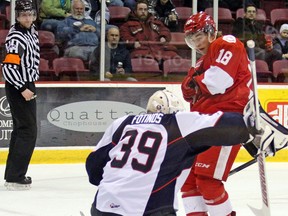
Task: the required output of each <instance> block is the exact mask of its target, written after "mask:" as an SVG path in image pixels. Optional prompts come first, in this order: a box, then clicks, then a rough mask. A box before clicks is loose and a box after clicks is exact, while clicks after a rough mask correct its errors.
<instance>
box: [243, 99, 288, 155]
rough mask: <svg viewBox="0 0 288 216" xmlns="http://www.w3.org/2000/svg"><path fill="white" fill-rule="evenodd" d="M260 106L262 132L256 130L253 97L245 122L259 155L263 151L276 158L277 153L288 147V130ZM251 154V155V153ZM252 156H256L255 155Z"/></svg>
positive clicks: (246, 109)
mask: <svg viewBox="0 0 288 216" xmlns="http://www.w3.org/2000/svg"><path fill="white" fill-rule="evenodd" d="M258 106H259V111H260V116H259V117H260V130H259V131H258V130H256V128H255V107H254V98H253V97H252V98H250V100H249V102H248V103H247V105H246V106H245V109H244V120H245V123H246V125H247V128H248V130H249V132H250V134H251V135H252V136H253V138H252V139H253V140H252V143H253V144H254V145H255V147H256V148H257V149H258V152H257V154H259V153H260V152H261V151H265V152H266V155H268V156H274V155H275V153H276V151H279V150H280V149H282V148H285V147H286V146H287V145H288V129H287V128H285V127H284V126H282V125H281V124H279V123H278V122H277V121H275V120H274V119H273V118H272V117H270V116H269V115H268V113H266V112H265V111H264V110H263V108H262V107H261V105H260V103H259V102H258ZM247 144H248V143H247ZM247 144H245V145H247ZM245 145H244V147H245ZM248 145H249V144H248ZM246 149H247V148H246ZM249 153H250V154H251V152H249ZM252 154H253V156H254V153H252ZM252 154H251V155H252ZM257 154H256V155H257Z"/></svg>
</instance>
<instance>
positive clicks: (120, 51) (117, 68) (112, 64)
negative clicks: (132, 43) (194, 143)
mask: <svg viewBox="0 0 288 216" xmlns="http://www.w3.org/2000/svg"><path fill="white" fill-rule="evenodd" d="M119 40H120V32H119V29H118V27H116V26H114V27H111V28H110V29H109V30H108V31H107V43H106V44H105V80H108V81H110V80H123V79H126V80H128V81H137V80H136V79H134V78H133V77H130V76H129V75H128V74H129V73H131V72H132V66H131V58H130V53H129V51H128V50H127V49H126V47H125V45H124V44H121V43H119ZM100 55H101V54H100V46H98V47H97V48H96V49H95V50H94V52H93V53H92V55H91V57H90V62H89V68H90V72H91V73H92V74H93V75H95V76H97V77H99V76H100Z"/></svg>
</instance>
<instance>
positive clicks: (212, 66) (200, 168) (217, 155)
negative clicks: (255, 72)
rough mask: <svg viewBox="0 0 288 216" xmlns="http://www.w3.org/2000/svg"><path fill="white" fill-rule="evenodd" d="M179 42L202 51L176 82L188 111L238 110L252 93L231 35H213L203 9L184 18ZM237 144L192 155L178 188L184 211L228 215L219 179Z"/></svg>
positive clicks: (241, 51)
mask: <svg viewBox="0 0 288 216" xmlns="http://www.w3.org/2000/svg"><path fill="white" fill-rule="evenodd" d="M184 31H185V41H186V43H187V45H188V46H189V47H190V48H192V49H196V51H197V52H198V53H199V54H201V55H202V57H201V58H200V59H199V60H198V61H197V63H196V66H195V68H193V67H192V68H191V69H190V71H189V72H188V75H187V76H186V77H185V78H184V80H183V82H182V86H181V87H182V93H183V97H184V99H185V100H186V101H188V102H190V105H191V106H190V108H191V111H199V112H202V113H206V114H211V113H214V112H217V111H225V112H226V111H229V112H239V113H242V112H243V109H244V107H245V105H246V103H247V102H248V99H249V97H250V96H251V94H252V92H251V91H250V88H249V86H250V84H251V72H250V70H249V67H248V65H249V60H248V56H247V53H246V50H245V48H244V45H243V44H242V43H241V42H240V41H239V40H238V39H237V38H235V37H234V36H232V35H225V36H221V37H218V38H217V30H216V25H215V22H214V21H213V19H212V18H211V17H210V16H209V15H207V14H206V13H205V12H199V13H197V14H194V15H192V16H190V18H189V19H188V20H187V22H186V23H185V27H184ZM240 147H241V145H240V144H239V145H237V146H213V147H211V148H210V149H209V150H207V151H205V152H203V153H201V154H199V155H198V156H197V158H196V159H195V162H194V165H193V167H192V169H191V172H190V174H189V177H188V178H187V180H186V182H185V184H184V186H183V187H182V198H183V202H184V207H185V211H186V215H187V216H208V212H209V215H210V216H234V215H236V213H235V212H234V211H233V209H232V206H231V203H230V200H229V196H228V193H227V191H226V190H225V187H224V184H223V181H226V180H227V177H228V174H229V171H230V170H231V167H232V165H233V162H234V160H235V158H236V156H237V153H238V151H239V149H240Z"/></svg>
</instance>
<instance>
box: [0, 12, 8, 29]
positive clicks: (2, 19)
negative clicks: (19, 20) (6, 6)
mask: <svg viewBox="0 0 288 216" xmlns="http://www.w3.org/2000/svg"><path fill="white" fill-rule="evenodd" d="M6 21H7V19H6V15H5V14H0V29H6Z"/></svg>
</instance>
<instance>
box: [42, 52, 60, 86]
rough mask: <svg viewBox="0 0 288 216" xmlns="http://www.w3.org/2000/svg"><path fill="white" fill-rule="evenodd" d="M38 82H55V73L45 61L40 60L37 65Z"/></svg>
mask: <svg viewBox="0 0 288 216" xmlns="http://www.w3.org/2000/svg"><path fill="white" fill-rule="evenodd" d="M39 74H40V76H39V81H55V80H57V78H56V75H55V72H54V70H53V69H50V67H49V62H48V60H46V59H43V58H40V65H39Z"/></svg>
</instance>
